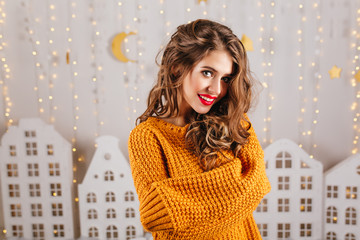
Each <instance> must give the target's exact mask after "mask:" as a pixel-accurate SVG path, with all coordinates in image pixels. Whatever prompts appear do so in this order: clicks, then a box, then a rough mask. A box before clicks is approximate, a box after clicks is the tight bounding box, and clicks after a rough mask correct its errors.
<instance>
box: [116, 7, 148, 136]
mask: <svg viewBox="0 0 360 240" xmlns="http://www.w3.org/2000/svg"><path fill="white" fill-rule="evenodd" d="M116 5H117V6H115V7H114V9H116V13H117V15H118V17H117V18H118V19H117V20H116V23H115V25H117V23H118V22H120V25H119V27H118V28H119V31H120V32H125V33H126V34H128V33H129V32H131V27H130V25H129V20H128V19H127V18H126V16H127V15H124V13H123V9H124V8H125V3H124V2H123V1H118V2H117V3H116ZM137 7H138V8H139V9H142V8H143V6H142V5H140V4H138V5H137ZM133 21H139V19H137V18H136V17H134V18H133ZM124 30H125V31H124ZM123 47H124V49H125V51H126V52H127V53H128V52H130V49H129V39H128V38H127V37H126V38H125V39H124V41H123ZM120 50H121V49H120ZM119 64H121V66H122V79H123V84H124V85H123V86H124V88H125V92H126V99H127V107H126V113H127V120H128V123H129V129H132V128H133V127H134V122H135V119H134V117H133V115H134V109H133V100H134V95H133V88H132V87H131V86H132V83H131V81H130V80H131V79H132V77H131V72H132V71H131V69H130V67H131V66H130V64H131V63H129V62H128V63H122V62H121V63H119ZM135 112H136V111H135Z"/></svg>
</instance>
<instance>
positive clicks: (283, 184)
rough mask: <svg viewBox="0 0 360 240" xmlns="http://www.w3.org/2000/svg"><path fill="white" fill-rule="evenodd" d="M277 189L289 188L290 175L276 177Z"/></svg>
mask: <svg viewBox="0 0 360 240" xmlns="http://www.w3.org/2000/svg"><path fill="white" fill-rule="evenodd" d="M278 189H279V190H289V189H290V177H278Z"/></svg>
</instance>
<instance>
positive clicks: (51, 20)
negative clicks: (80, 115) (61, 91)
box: [46, 0, 58, 123]
mask: <svg viewBox="0 0 360 240" xmlns="http://www.w3.org/2000/svg"><path fill="white" fill-rule="evenodd" d="M55 9H56V7H55V5H54V3H52V2H51V1H49V0H48V8H47V18H48V19H47V21H46V22H47V29H50V31H48V42H49V44H48V56H49V57H50V59H51V61H50V63H49V64H48V70H47V72H48V75H47V77H48V82H49V96H48V99H49V121H50V123H54V122H55V117H54V114H53V111H54V110H55V109H54V104H53V102H54V97H53V89H54V81H55V79H56V78H57V73H56V69H57V67H58V56H57V55H58V54H57V51H56V49H55V44H54V39H55V28H54V26H53V25H54V24H55V20H56V16H55Z"/></svg>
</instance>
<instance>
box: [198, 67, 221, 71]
mask: <svg viewBox="0 0 360 240" xmlns="http://www.w3.org/2000/svg"><path fill="white" fill-rule="evenodd" d="M201 68H207V69H210V70H211V71H213V72H218V71H217V70H216V69H215V68H213V67H210V66H202V67H201Z"/></svg>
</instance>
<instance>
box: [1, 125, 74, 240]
mask: <svg viewBox="0 0 360 240" xmlns="http://www.w3.org/2000/svg"><path fill="white" fill-rule="evenodd" d="M0 154H1V156H0V173H1V191H2V202H3V214H4V219H5V229H6V236H7V237H15V238H17V237H19V238H27V239H38V240H44V239H73V238H74V226H73V201H72V199H73V191H72V190H73V189H72V185H73V184H72V179H73V170H72V151H71V145H70V143H68V142H67V141H66V140H65V139H64V138H63V137H62V136H61V135H60V134H59V133H58V132H56V131H55V129H54V127H53V126H51V125H47V124H45V123H44V122H43V121H42V120H40V119H21V120H20V121H19V125H18V126H11V127H9V129H8V131H7V132H6V133H5V134H4V135H3V137H2V139H1V147H0Z"/></svg>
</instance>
